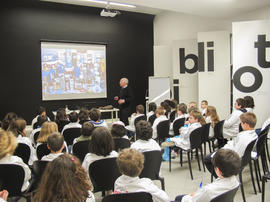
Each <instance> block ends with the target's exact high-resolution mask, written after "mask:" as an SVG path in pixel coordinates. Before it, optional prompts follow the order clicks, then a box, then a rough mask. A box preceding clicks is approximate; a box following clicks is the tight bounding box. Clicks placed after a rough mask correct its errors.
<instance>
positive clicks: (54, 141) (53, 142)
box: [41, 132, 65, 161]
mask: <svg viewBox="0 0 270 202" xmlns="http://www.w3.org/2000/svg"><path fill="white" fill-rule="evenodd" d="M47 147H48V149H49V150H50V151H51V153H50V154H48V155H46V156H43V157H42V159H41V160H42V161H53V160H54V159H55V158H57V157H58V156H60V155H62V154H63V153H62V151H63V149H64V147H65V144H64V137H63V136H62V135H60V133H57V132H56V133H53V134H51V135H50V136H49V137H48V140H47Z"/></svg>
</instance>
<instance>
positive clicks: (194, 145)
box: [169, 127, 203, 180]
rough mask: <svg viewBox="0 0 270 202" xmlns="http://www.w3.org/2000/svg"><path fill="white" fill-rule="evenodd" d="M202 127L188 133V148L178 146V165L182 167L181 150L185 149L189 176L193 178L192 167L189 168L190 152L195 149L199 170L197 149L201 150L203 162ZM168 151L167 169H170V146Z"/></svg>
mask: <svg viewBox="0 0 270 202" xmlns="http://www.w3.org/2000/svg"><path fill="white" fill-rule="evenodd" d="M202 130H203V128H202V127H199V128H196V129H195V130H193V131H192V132H191V133H190V136H189V139H190V149H188V150H184V149H182V148H180V165H181V167H182V165H183V159H182V151H183V150H184V151H186V152H187V157H188V165H189V172H190V177H191V179H192V180H193V174H192V168H191V153H192V150H194V149H195V150H196V157H197V162H198V167H199V171H201V166H200V158H199V152H198V149H200V150H201V159H202V162H203V154H202V137H201V134H202ZM169 148H170V151H169V170H170V171H171V149H172V147H169Z"/></svg>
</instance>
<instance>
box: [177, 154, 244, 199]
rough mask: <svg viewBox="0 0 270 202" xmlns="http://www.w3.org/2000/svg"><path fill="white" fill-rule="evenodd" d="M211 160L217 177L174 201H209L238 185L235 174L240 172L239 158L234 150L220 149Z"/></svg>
mask: <svg viewBox="0 0 270 202" xmlns="http://www.w3.org/2000/svg"><path fill="white" fill-rule="evenodd" d="M212 162H213V165H214V169H215V173H216V174H217V176H218V179H216V180H215V181H214V182H212V183H210V184H207V185H205V186H203V187H201V188H199V189H198V190H197V191H196V192H195V193H192V194H189V195H182V196H181V195H180V196H177V197H176V198H175V202H196V201H198V202H199V201H211V200H212V199H213V198H215V197H217V196H219V195H221V194H223V193H225V192H227V191H230V190H232V189H234V188H236V187H238V186H239V182H238V180H237V177H236V175H237V174H238V173H239V172H240V168H241V159H240V157H239V155H238V154H237V153H236V152H234V151H232V150H230V149H220V150H218V151H217V152H216V153H215V155H214V157H213V159H212Z"/></svg>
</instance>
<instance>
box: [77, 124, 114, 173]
mask: <svg viewBox="0 0 270 202" xmlns="http://www.w3.org/2000/svg"><path fill="white" fill-rule="evenodd" d="M117 156H118V153H117V152H116V151H114V142H113V138H112V135H111V133H110V131H109V130H108V129H107V128H105V127H97V128H95V130H94V131H93V132H92V135H91V140H90V143H89V153H88V154H86V156H85V158H84V160H83V163H82V167H83V168H84V169H85V170H86V172H87V173H89V172H88V171H89V166H90V164H91V163H93V162H94V161H96V160H100V159H104V158H114V157H117Z"/></svg>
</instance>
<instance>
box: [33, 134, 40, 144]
mask: <svg viewBox="0 0 270 202" xmlns="http://www.w3.org/2000/svg"><path fill="white" fill-rule="evenodd" d="M39 133H40V131H37V132H35V134H34V142H35V144H37V139H38V136H39Z"/></svg>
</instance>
